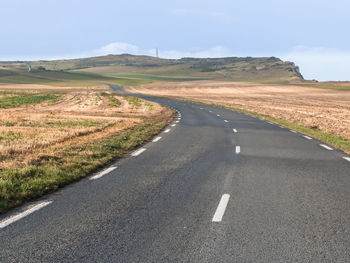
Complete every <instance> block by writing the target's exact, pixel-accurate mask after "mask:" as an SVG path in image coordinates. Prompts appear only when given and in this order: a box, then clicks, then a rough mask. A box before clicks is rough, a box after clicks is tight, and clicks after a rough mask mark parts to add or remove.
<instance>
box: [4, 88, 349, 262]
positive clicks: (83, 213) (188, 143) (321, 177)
mask: <svg viewBox="0 0 350 263" xmlns="http://www.w3.org/2000/svg"><path fill="white" fill-rule="evenodd" d="M114 88H115V89H117V90H118V88H117V87H114ZM141 97H143V98H146V99H149V100H152V101H156V102H159V103H161V104H164V105H167V106H169V107H172V108H174V109H175V110H177V111H178V115H177V117H176V119H175V120H174V122H173V123H172V124H171V125H169V126H168V127H167V128H166V129H165V130H164V131H163V132H162V133H160V134H159V135H158V136H156V137H155V138H154V139H153V141H150V142H149V143H147V144H146V145H143V146H142V147H140V148H139V149H136V150H135V151H134V152H132V153H130V155H129V156H127V157H126V158H123V159H120V160H118V161H117V162H116V163H114V164H112V165H111V166H109V167H106V169H105V170H103V171H101V172H99V173H96V174H94V175H91V176H90V177H88V178H86V179H83V180H81V181H79V182H77V183H74V184H71V185H69V186H67V187H65V188H63V189H61V190H59V191H57V192H56V193H54V194H51V195H47V196H45V197H43V198H41V199H39V200H36V201H35V202H32V203H30V204H27V205H25V206H23V207H21V208H19V209H16V210H14V211H12V212H11V213H8V214H5V215H3V216H2V217H1V218H0V243H1V253H0V262H349V261H350V158H349V156H348V155H346V154H344V153H343V152H341V151H338V150H335V149H332V148H331V147H329V146H327V145H324V144H322V143H320V142H319V141H317V140H315V139H312V138H310V137H307V136H303V135H302V134H299V133H296V132H293V131H290V130H288V129H286V128H283V127H280V126H277V125H275V124H272V123H268V122H266V121H264V120H260V119H258V118H255V117H252V116H248V115H245V114H243V113H237V112H234V111H230V110H227V109H222V108H217V107H211V106H203V105H199V104H193V103H186V102H179V101H173V100H169V99H161V98H148V97H145V96H141Z"/></svg>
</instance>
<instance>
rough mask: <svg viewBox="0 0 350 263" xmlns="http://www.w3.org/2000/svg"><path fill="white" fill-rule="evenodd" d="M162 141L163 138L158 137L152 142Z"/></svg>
mask: <svg viewBox="0 0 350 263" xmlns="http://www.w3.org/2000/svg"><path fill="white" fill-rule="evenodd" d="M160 139H162V137H160V136H158V137H157V138H155V139H154V140H153V141H152V142H157V141H159V140H160Z"/></svg>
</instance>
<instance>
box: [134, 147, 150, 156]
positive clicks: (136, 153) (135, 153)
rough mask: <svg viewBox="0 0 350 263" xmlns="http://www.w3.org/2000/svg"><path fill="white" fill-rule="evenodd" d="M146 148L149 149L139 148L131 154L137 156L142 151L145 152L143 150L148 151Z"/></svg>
mask: <svg viewBox="0 0 350 263" xmlns="http://www.w3.org/2000/svg"><path fill="white" fill-rule="evenodd" d="M146 150H147V149H146V148H141V149H139V150H137V151H135V152H133V153H132V154H131V156H134V157H136V156H138V155H140V154H141V153H143V152H144V151H146Z"/></svg>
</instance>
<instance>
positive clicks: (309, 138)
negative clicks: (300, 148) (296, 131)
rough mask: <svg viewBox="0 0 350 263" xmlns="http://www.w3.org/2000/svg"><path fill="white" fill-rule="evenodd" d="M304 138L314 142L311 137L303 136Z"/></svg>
mask: <svg viewBox="0 0 350 263" xmlns="http://www.w3.org/2000/svg"><path fill="white" fill-rule="evenodd" d="M303 137H304V138H306V139H308V140H312V138H311V137H309V136H306V135H303Z"/></svg>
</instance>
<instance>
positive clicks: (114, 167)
mask: <svg viewBox="0 0 350 263" xmlns="http://www.w3.org/2000/svg"><path fill="white" fill-rule="evenodd" d="M115 169H117V166H113V167H109V168H107V169H105V170H103V171H102V172H100V173H98V174H96V175H94V176H92V177H90V179H89V180H96V179H99V178H101V177H102V176H104V175H106V174H108V173H110V172H112V171H113V170H115Z"/></svg>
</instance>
